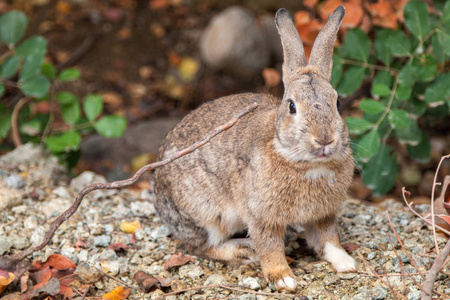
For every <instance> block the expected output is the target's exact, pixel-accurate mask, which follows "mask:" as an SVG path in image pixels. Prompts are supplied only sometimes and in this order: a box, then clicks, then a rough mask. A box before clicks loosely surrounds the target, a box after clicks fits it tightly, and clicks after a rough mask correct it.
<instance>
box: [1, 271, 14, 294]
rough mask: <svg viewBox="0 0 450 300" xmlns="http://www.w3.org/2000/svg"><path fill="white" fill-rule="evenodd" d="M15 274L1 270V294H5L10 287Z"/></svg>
mask: <svg viewBox="0 0 450 300" xmlns="http://www.w3.org/2000/svg"><path fill="white" fill-rule="evenodd" d="M13 280H14V274H13V273H11V272H6V271H3V270H0V294H1V293H3V292H4V291H5V290H6V288H7V287H8V285H9V284H10V283H11V282H13Z"/></svg>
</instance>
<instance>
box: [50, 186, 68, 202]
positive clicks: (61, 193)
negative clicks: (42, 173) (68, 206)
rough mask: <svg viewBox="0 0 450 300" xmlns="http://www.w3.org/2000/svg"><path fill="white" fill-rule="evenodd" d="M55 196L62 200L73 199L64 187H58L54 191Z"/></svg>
mask: <svg viewBox="0 0 450 300" xmlns="http://www.w3.org/2000/svg"><path fill="white" fill-rule="evenodd" d="M53 194H55V195H56V196H58V197H61V198H66V199H72V197H71V196H70V193H69V191H68V190H67V189H66V188H65V187H63V186H58V187H57V188H56V189H54V190H53Z"/></svg>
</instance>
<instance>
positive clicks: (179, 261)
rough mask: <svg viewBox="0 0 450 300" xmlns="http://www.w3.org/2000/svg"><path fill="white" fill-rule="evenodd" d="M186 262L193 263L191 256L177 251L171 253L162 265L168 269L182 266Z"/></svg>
mask: <svg viewBox="0 0 450 300" xmlns="http://www.w3.org/2000/svg"><path fill="white" fill-rule="evenodd" d="M188 262H191V263H195V260H194V258H193V257H192V256H189V255H183V253H181V252H178V253H176V254H172V256H171V257H170V258H169V260H168V261H167V262H166V264H165V265H164V270H167V269H170V268H172V267H178V266H182V265H184V264H186V263H188Z"/></svg>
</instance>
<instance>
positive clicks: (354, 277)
mask: <svg viewBox="0 0 450 300" xmlns="http://www.w3.org/2000/svg"><path fill="white" fill-rule="evenodd" d="M67 182H69V181H68V178H67V176H66V175H65V174H64V169H63V168H62V167H61V166H59V165H58V164H57V162H56V159H54V158H52V157H48V156H46V155H44V154H43V153H42V152H41V151H40V150H39V149H38V148H35V147H34V146H30V145H25V146H23V147H21V148H18V149H17V150H15V151H13V152H10V153H8V154H7V155H5V156H3V157H1V158H0V224H1V226H0V256H1V255H4V254H14V253H16V252H18V251H20V250H21V249H25V248H27V247H28V246H30V245H31V244H35V243H38V242H40V241H41V240H42V238H43V236H44V234H45V232H46V230H47V229H48V228H49V223H50V222H51V221H52V220H53V219H54V218H55V217H56V216H58V215H59V214H60V213H61V212H63V211H64V210H65V209H66V208H68V207H69V206H70V205H71V204H72V202H73V199H74V195H75V193H76V191H79V190H81V189H82V188H83V187H85V186H87V185H89V184H92V183H96V182H105V179H104V177H102V176H99V175H96V174H94V173H91V172H85V173H83V174H81V175H80V176H78V177H77V178H75V179H73V180H71V181H70V184H67ZM417 210H418V211H419V212H422V213H426V212H427V211H428V210H429V206H428V205H421V206H419V207H417ZM386 211H387V212H388V213H389V215H390V217H391V220H392V222H393V224H394V227H395V229H396V230H397V232H398V234H399V235H400V238H401V240H402V241H403V243H404V245H405V247H406V248H407V249H408V252H409V254H410V255H411V257H412V258H413V260H414V261H415V263H416V264H417V265H418V268H419V270H416V269H415V268H414V266H413V264H412V263H411V261H410V259H409V258H408V256H407V255H406V254H405V253H404V251H403V250H402V249H401V247H400V245H399V243H398V242H397V240H396V238H395V236H394V234H393V232H392V230H391V228H390V226H389V223H388V221H387V217H386ZM134 220H139V221H140V223H141V224H142V228H140V229H138V230H137V231H136V232H135V237H136V244H135V245H133V241H132V236H131V234H126V233H123V232H121V231H120V229H119V225H120V223H121V222H122V221H134ZM339 222H340V224H341V229H340V235H341V240H342V243H343V244H344V245H345V246H346V247H347V248H348V249H350V250H352V253H351V254H352V256H353V257H354V258H355V259H356V261H357V262H358V272H356V273H345V274H337V273H336V272H335V270H334V269H333V268H332V267H331V265H330V264H329V263H327V262H325V261H321V260H320V259H319V258H318V257H316V256H315V255H314V254H313V253H311V251H309V250H305V249H304V247H303V246H304V242H303V241H302V240H298V241H294V242H290V243H289V245H288V246H287V248H286V253H287V255H288V256H289V257H291V258H293V259H294V260H295V261H293V263H292V264H291V266H292V268H293V270H294V273H295V275H296V276H297V281H298V289H297V299H306V298H305V297H304V296H306V297H307V298H308V299H355V300H356V299H394V296H393V293H392V291H391V289H390V287H389V286H388V285H387V284H386V282H389V285H390V286H391V287H392V288H394V289H396V290H397V291H399V292H400V293H401V294H403V295H406V297H407V298H408V299H420V296H421V291H420V289H419V287H418V285H417V284H416V283H415V282H413V281H412V280H411V279H410V278H404V277H402V276H400V275H399V274H401V273H405V271H404V270H403V267H402V263H401V262H400V260H401V261H402V262H403V264H404V265H405V266H406V269H407V270H408V272H411V273H416V272H417V271H426V270H428V269H429V268H430V267H431V265H432V262H433V259H432V258H430V256H428V255H426V253H429V252H430V251H432V250H433V248H434V241H433V237H432V235H431V231H430V230H429V229H428V228H426V227H425V226H424V224H423V222H422V221H421V220H420V219H418V218H417V217H415V216H414V215H413V214H412V213H411V212H410V211H409V210H408V209H407V208H405V207H404V205H403V204H402V203H401V202H399V201H396V200H386V201H384V202H383V203H381V204H378V205H376V206H374V205H367V204H365V203H363V202H361V201H358V200H348V201H346V202H345V205H344V208H343V210H342V215H341V217H340V219H339ZM78 238H81V240H82V241H83V242H85V243H86V244H87V248H86V249H81V251H77V250H76V249H75V247H74V243H75V242H76V241H77V240H78ZM389 238H390V239H391V240H392V243H393V245H394V248H395V250H397V252H398V256H397V255H396V253H395V251H394V249H393V248H392V246H391V244H390V241H389ZM445 242H446V240H445V239H443V238H439V244H440V246H443V244H444V243H445ZM111 243H124V244H127V245H128V246H130V248H129V249H128V250H127V251H126V252H125V253H116V252H115V251H114V250H112V249H108V248H107V246H108V245H110V244H111ZM178 251H183V248H182V247H181V245H180V244H179V242H178V241H176V240H174V239H172V238H171V237H170V233H169V232H168V230H167V228H166V227H165V226H163V225H162V224H161V222H160V219H159V217H158V216H157V215H156V214H155V209H154V206H153V195H152V194H151V193H150V192H148V191H147V190H143V191H141V190H139V189H122V190H120V191H116V190H108V191H94V192H92V193H91V194H89V195H88V196H86V197H85V199H84V200H83V202H82V204H81V206H80V208H79V209H78V211H77V212H76V213H75V214H74V215H73V216H72V217H71V218H70V219H69V220H68V221H66V222H65V223H64V224H63V225H62V226H61V227H60V228H59V229H58V230H57V231H56V234H55V235H54V237H53V240H52V243H51V244H50V245H49V246H47V247H45V248H44V249H43V250H41V251H38V252H35V253H34V254H33V257H30V259H32V260H35V259H39V260H45V259H46V258H47V257H49V256H50V255H51V254H54V253H60V254H62V255H64V256H66V257H68V258H70V259H71V260H72V261H73V262H74V263H75V264H77V265H78V266H80V265H81V264H82V263H83V262H87V263H90V264H91V265H93V266H96V267H98V268H102V267H103V270H107V271H108V274H109V275H111V277H106V276H104V277H102V278H101V279H100V280H98V281H97V282H95V283H94V286H93V287H92V288H91V290H90V292H89V294H88V296H101V295H103V294H104V293H107V292H110V291H112V290H113V289H114V288H115V287H117V286H119V285H123V283H120V282H119V281H118V280H116V279H119V280H121V281H123V282H125V283H127V285H129V286H132V287H134V288H133V289H132V290H131V294H130V296H129V297H128V299H163V298H164V299H276V298H287V297H285V296H276V291H274V288H273V285H272V284H267V283H266V282H265V281H264V280H263V279H262V277H261V270H260V268H259V266H258V265H245V266H240V267H239V268H233V267H231V266H227V265H223V264H221V263H218V262H213V261H209V260H205V259H200V258H196V257H194V258H195V263H191V262H189V263H187V264H185V265H183V266H180V267H173V268H170V269H169V270H168V271H165V270H164V265H165V263H166V262H167V261H168V260H169V258H170V257H171V255H172V254H174V253H177V252H178ZM358 252H359V253H360V254H361V255H362V257H364V258H365V260H366V261H367V262H368V264H369V265H370V267H371V268H372V269H374V270H376V271H377V273H378V274H396V275H395V276H383V280H384V282H382V281H381V280H380V279H378V278H377V277H375V276H374V275H373V274H372V273H371V271H370V269H368V268H367V267H366V266H365V265H364V263H363V261H362V260H361V258H360V257H359V256H358ZM431 254H432V252H431ZM448 269H449V267H448V266H447V267H445V268H444V271H445V272H450V271H449V270H448ZM139 270H141V271H145V272H147V273H148V274H151V275H154V276H160V277H165V278H172V283H171V286H170V287H167V288H163V290H160V289H157V290H155V291H152V292H150V293H142V292H141V291H140V289H139V287H138V285H137V284H136V282H135V280H134V279H133V276H134V274H135V273H136V272H137V271H139ZM112 277H114V278H116V279H114V278H112ZM414 278H415V279H416V281H417V282H418V283H419V284H421V283H422V282H423V280H422V278H421V277H420V276H419V275H414ZM437 281H438V282H439V286H438V288H437V290H438V291H439V292H441V293H450V281H449V280H448V276H446V275H443V274H442V273H441V275H439V276H438V279H437ZM72 285H73V286H74V287H77V286H80V285H81V282H80V281H78V280H76V281H74V282H73V283H72ZM208 285H229V286H231V285H240V286H243V287H240V289H243V290H244V291H235V290H230V289H224V288H203V289H197V290H190V291H186V292H182V293H179V294H177V295H170V296H164V293H169V292H172V291H174V290H181V289H186V288H191V287H201V286H208ZM263 293H266V294H273V295H263ZM291 295H292V297H291V298H294V296H295V295H294V294H291ZM78 299H81V297H78Z"/></svg>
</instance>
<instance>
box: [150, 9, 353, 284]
mask: <svg viewBox="0 0 450 300" xmlns="http://www.w3.org/2000/svg"><path fill="white" fill-rule="evenodd" d="M343 13H344V11H343V7H340V8H338V9H337V10H336V12H335V13H334V14H333V16H331V17H330V21H329V22H328V23H327V24H326V25H325V27H324V28H325V29H324V30H322V31H321V33H320V34H319V36H318V38H317V41H316V43H317V46H316V44H315V45H314V47H315V48H316V49H315V50H313V51H316V52H315V53H314V52H313V54H311V59H310V63H309V64H308V65H306V59H305V58H304V52H303V46H302V44H301V40H300V38H299V36H298V33H297V31H296V30H295V27H294V26H293V24H292V21H291V19H290V17H289V15H288V13H287V11H285V10H280V11H279V12H278V13H277V17H276V22H277V26H278V29H279V32H280V36H281V39H282V42H283V49H284V55H285V63H284V65H283V82H284V85H285V93H284V97H283V99H282V100H281V101H280V100H278V99H276V98H273V97H271V96H269V95H262V94H240V95H233V96H229V97H223V98H220V99H217V100H215V101H212V102H208V103H205V104H204V105H202V106H201V107H199V108H198V109H197V110H195V111H193V112H192V113H190V114H189V115H187V116H186V117H185V118H184V119H183V120H182V121H181V122H180V123H179V124H178V125H177V126H176V127H175V128H174V129H173V130H172V131H171V132H170V133H169V134H168V136H167V138H166V141H165V143H164V144H163V146H162V147H161V150H160V157H159V158H161V159H164V158H166V157H167V156H169V155H171V154H173V153H174V152H176V151H178V150H181V149H182V148H185V147H186V146H188V145H190V144H192V143H194V142H196V141H197V140H199V139H200V138H201V137H203V136H204V135H205V134H206V133H207V132H208V131H209V130H210V129H211V128H214V127H216V126H219V125H221V124H223V123H225V122H226V121H228V120H229V119H230V118H231V117H232V116H233V115H234V114H235V113H236V112H238V111H241V110H243V109H244V108H245V107H247V106H248V105H250V104H252V103H254V102H256V103H258V104H259V106H258V108H257V109H256V110H255V111H253V112H251V113H249V114H248V115H247V116H245V117H243V118H242V119H241V120H239V122H238V123H237V124H236V125H234V126H233V127H232V128H230V129H229V130H227V131H226V132H225V133H223V134H220V135H218V136H216V137H215V138H214V139H212V140H211V141H210V142H209V143H208V144H206V145H204V146H203V147H201V148H200V149H198V150H196V151H194V152H193V153H190V154H189V155H186V156H184V157H182V158H180V159H179V160H177V161H174V162H173V163H171V164H169V165H166V166H164V167H162V168H160V169H157V171H156V175H155V183H156V185H155V191H156V209H157V211H158V213H159V215H160V216H161V219H162V220H163V222H165V224H166V225H167V226H168V227H169V229H170V230H171V231H172V233H173V234H174V236H175V237H177V238H178V239H180V240H181V241H182V242H183V243H184V244H185V245H186V247H187V248H188V250H190V251H191V252H192V253H194V254H197V255H201V256H206V257H209V258H212V259H216V260H221V261H225V262H227V263H230V264H242V263H248V262H254V261H260V262H261V267H262V270H263V273H264V276H265V278H266V280H268V281H271V282H275V285H276V287H277V288H286V289H295V286H296V281H295V277H294V275H293V273H292V271H291V269H290V268H289V266H288V264H287V262H286V258H285V254H284V239H285V236H286V235H287V233H288V231H289V232H290V231H295V230H294V229H298V228H299V227H302V228H303V229H304V230H305V234H306V239H307V242H308V244H309V245H310V246H311V247H313V248H314V250H315V251H316V252H317V253H318V255H320V256H321V257H323V258H324V259H326V260H328V261H330V262H331V263H332V264H333V266H334V267H335V268H336V269H337V270H338V271H347V270H352V269H354V268H355V262H354V260H353V259H352V258H351V257H350V256H349V255H348V254H347V253H346V252H345V251H344V250H343V249H342V247H341V246H340V243H339V237H338V234H337V225H336V215H337V214H338V212H339V210H340V207H341V203H342V201H343V200H344V199H345V197H346V193H347V188H348V186H349V185H350V182H351V180H352V175H353V159H352V156H351V150H350V147H349V137H348V132H347V127H346V125H345V122H344V121H343V120H342V118H341V117H340V116H339V113H338V112H337V108H336V101H337V94H336V92H335V91H334V90H333V88H332V87H331V85H330V84H329V79H330V72H331V52H332V43H333V42H334V40H335V38H336V32H337V30H338V28H339V24H340V21H341V19H342V17H343ZM313 49H314V48H313ZM314 61H316V63H312V62H314ZM292 107H294V109H293V108H292ZM240 232H248V237H247V238H241V239H237V238H233V235H235V234H237V233H240Z"/></svg>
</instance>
